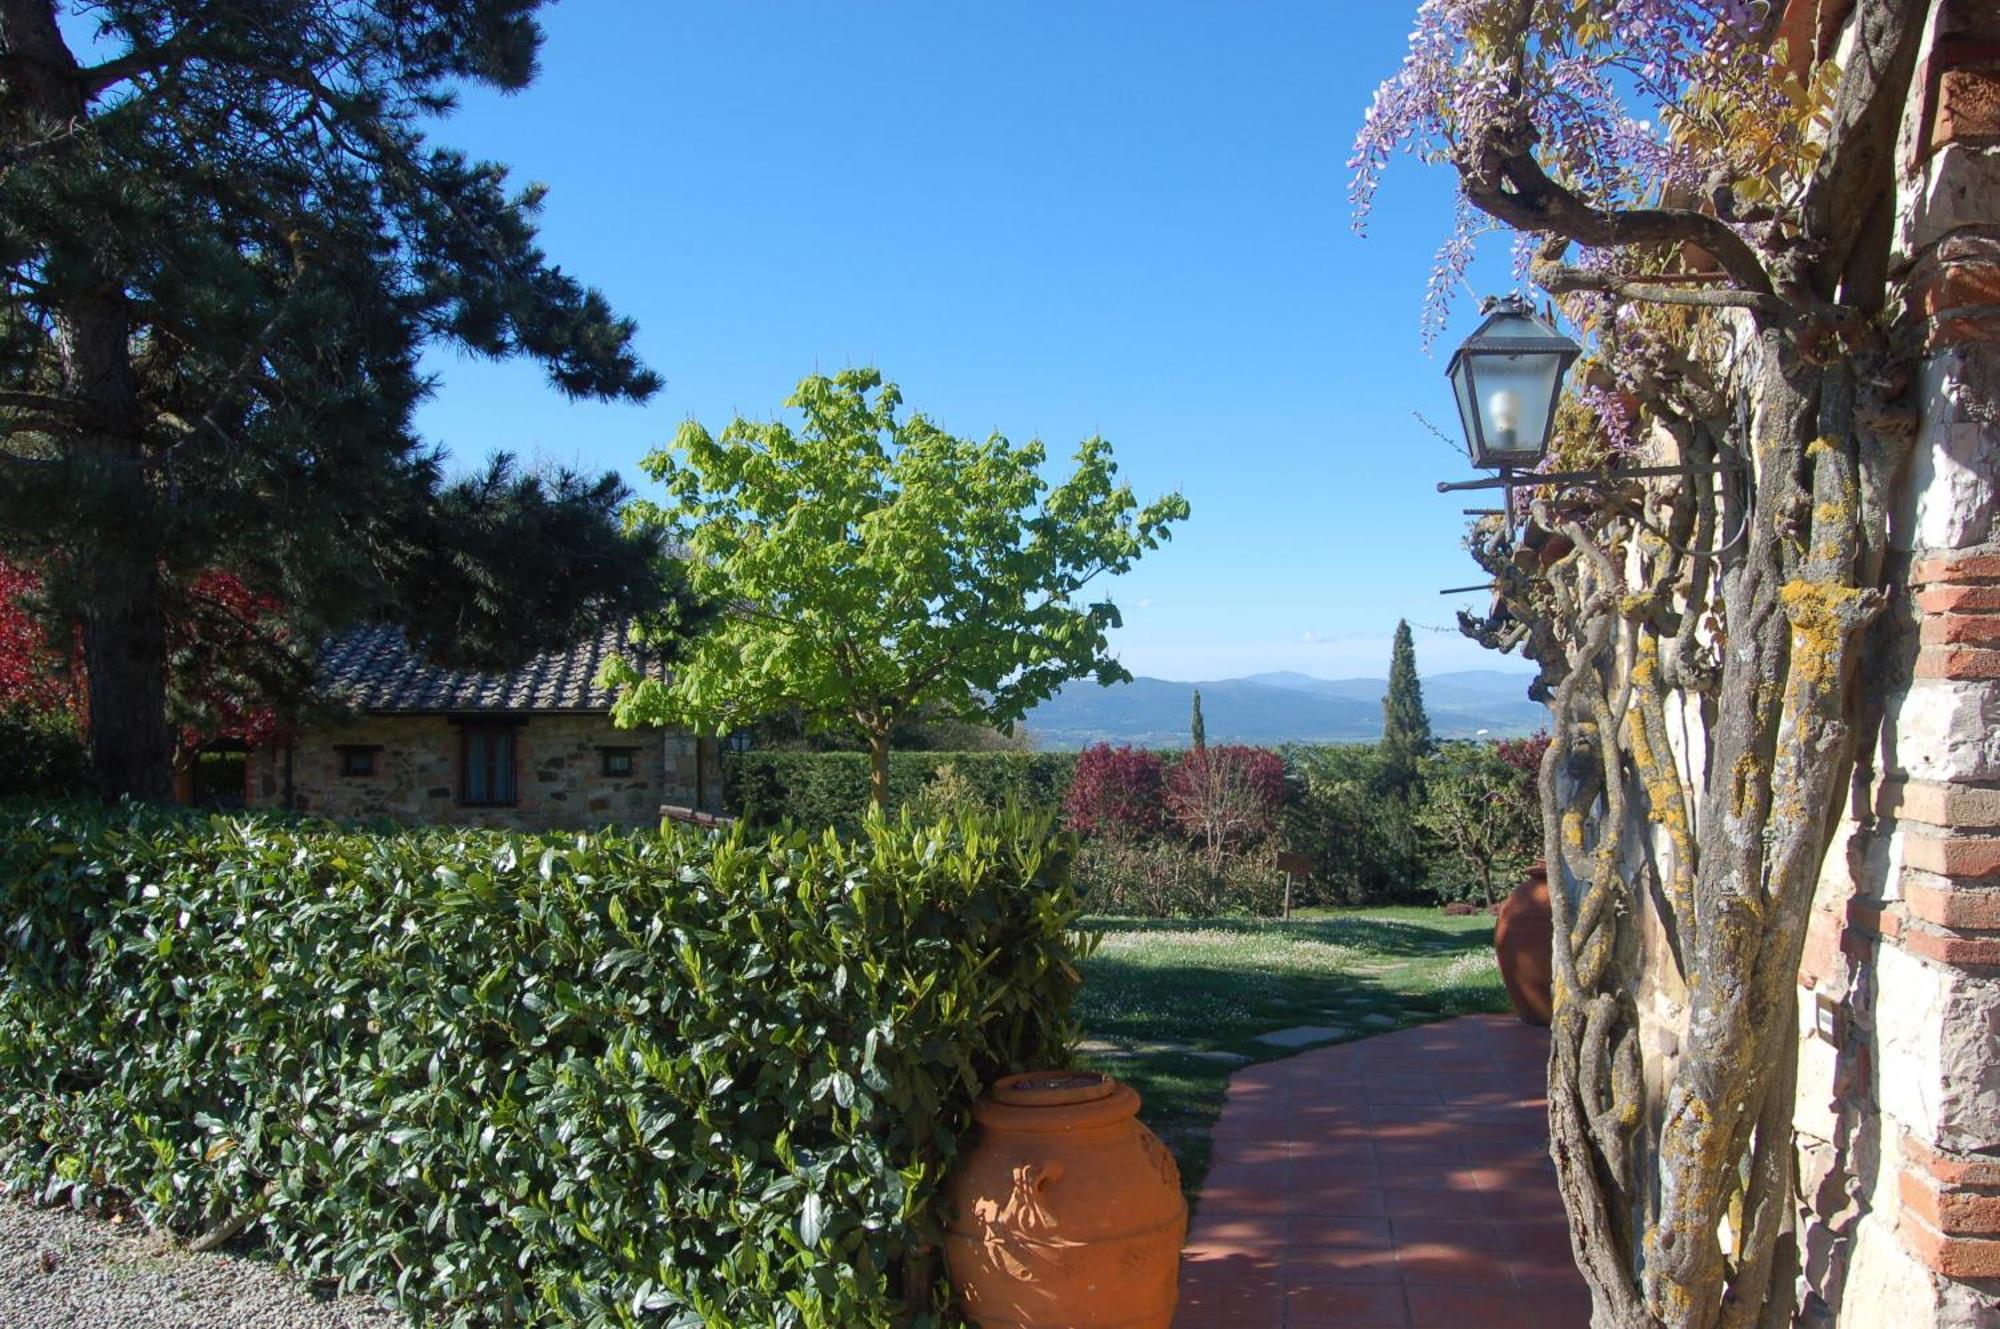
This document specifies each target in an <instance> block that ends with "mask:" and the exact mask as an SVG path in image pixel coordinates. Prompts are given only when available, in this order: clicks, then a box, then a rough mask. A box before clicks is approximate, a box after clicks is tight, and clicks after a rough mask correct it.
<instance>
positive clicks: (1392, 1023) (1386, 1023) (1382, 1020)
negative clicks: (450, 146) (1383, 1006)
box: [1361, 1011, 1400, 1029]
mask: <svg viewBox="0 0 2000 1329" xmlns="http://www.w3.org/2000/svg"><path fill="white" fill-rule="evenodd" d="M1361 1023H1363V1024H1372V1025H1374V1026H1375V1027H1376V1028H1377V1029H1394V1028H1395V1027H1396V1026H1397V1024H1399V1023H1400V1021H1398V1020H1397V1019H1396V1017H1395V1016H1393V1015H1384V1014H1382V1012H1380V1011H1377V1012H1375V1013H1374V1014H1373V1015H1364V1016H1362V1017H1361Z"/></svg>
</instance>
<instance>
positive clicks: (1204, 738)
mask: <svg viewBox="0 0 2000 1329" xmlns="http://www.w3.org/2000/svg"><path fill="white" fill-rule="evenodd" d="M1188 738H1189V739H1190V740H1191V744H1192V746H1193V748H1194V750H1195V751H1196V752H1202V751H1205V750H1206V749H1207V748H1208V726H1207V725H1206V724H1203V723H1202V719H1201V689H1200V688H1196V689H1195V690H1194V714H1193V715H1191V716H1190V717H1189V718H1188Z"/></svg>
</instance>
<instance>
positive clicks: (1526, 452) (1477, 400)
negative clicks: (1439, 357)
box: [1445, 295, 1581, 471]
mask: <svg viewBox="0 0 2000 1329" xmlns="http://www.w3.org/2000/svg"><path fill="white" fill-rule="evenodd" d="M1485 312H1486V314H1487V318H1486V321H1485V322H1484V323H1482V324H1480V325H1479V329H1478V331H1476V332H1474V333H1473V334H1472V335H1471V336H1470V337H1468V338H1466V339H1465V343H1464V344H1463V345H1462V346H1460V347H1459V348H1458V350H1457V351H1456V352H1455V353H1453V355H1452V357H1451V366H1450V367H1449V368H1448V369H1446V370H1445V373H1446V375H1447V376H1448V377H1449V378H1450V379H1451V387H1452V392H1453V394H1454V395H1455V396H1456V397H1457V398H1458V416H1459V421H1460V423H1461V424H1463V425H1464V427H1465V447H1466V451H1467V452H1469V453H1471V454H1472V464H1473V465H1474V466H1477V467H1479V468H1480V469H1481V470H1487V471H1491V470H1496V469H1498V470H1503V471H1505V470H1514V469H1526V468H1529V467H1533V466H1535V465H1538V464H1539V463H1540V462H1541V460H1542V458H1543V457H1545V456H1546V455H1548V450H1549V435H1550V434H1552V433H1553V432H1554V431H1555V422H1556V398H1557V396H1558V395H1559V394H1560V393H1561V392H1562V385H1563V376H1564V375H1565V374H1567V373H1568V372H1569V367H1570V364H1571V362H1573V361H1574V360H1575V359H1576V357H1577V355H1578V354H1579V352H1580V350H1581V348H1580V347H1578V346H1577V344H1576V343H1575V342H1573V341H1571V340H1570V339H1569V338H1568V337H1565V336H1563V335H1562V334H1561V333H1560V332H1557V331H1556V330H1555V329H1554V328H1552V327H1550V326H1549V325H1548V323H1546V322H1544V321H1543V320H1542V319H1540V318H1537V317H1536V316H1535V311H1534V308H1533V307H1532V306H1531V305H1529V303H1528V302H1527V301H1526V300H1523V299H1522V298H1521V297H1519V296H1517V295H1506V296H1501V297H1500V298H1499V299H1497V300H1489V301H1488V302H1487V304H1486V311H1485Z"/></svg>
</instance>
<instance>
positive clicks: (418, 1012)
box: [0, 806, 1078, 1329]
mask: <svg viewBox="0 0 2000 1329" xmlns="http://www.w3.org/2000/svg"><path fill="white" fill-rule="evenodd" d="M1048 829H1049V828H1048V823H1047V821H1046V820H1041V821H1024V820H1020V819H1015V820H1012V821H994V822H987V823H983V824H982V823H976V822H971V821H967V822H963V823H959V824H954V825H949V826H938V827H934V828H933V827H924V826H919V825H914V824H912V823H911V822H909V821H907V820H905V821H903V822H901V823H900V824H891V825H882V824H877V825H874V826H871V828H870V829H869V830H868V832H867V834H866V835H865V837H863V838H861V839H859V840H857V841H854V842H852V843H843V842H840V841H838V840H836V839H834V838H833V837H831V836H827V837H821V838H817V839H815V838H807V837H804V836H795V837H781V838H773V839H770V840H756V839H752V838H749V837H748V836H747V835H745V834H744V833H743V832H741V831H740V830H739V831H737V832H735V833H733V834H730V835H711V836H700V835H697V834H695V833H692V832H680V833H674V834H663V835H651V834H646V835H615V834H607V835H595V836H591V835H545V836H526V835H510V834H504V833H498V832H485V831H462V830H442V829H438V830H426V831H409V832H403V831H397V832H385V833H365V832H362V831H357V830H346V829H338V828H332V827H326V826H319V825H312V824H305V825H300V824H290V823H285V822H281V821H278V820H274V819H271V818H258V817H236V818H233V819H224V818H213V819H205V818H199V817H194V816H190V815H185V814H182V815H170V814H164V813H155V812H134V811H111V812H106V811H84V810H55V811H41V812H37V813H34V814H32V815H30V814H29V813H28V812H27V811H26V810H25V809H22V808H20V807H18V806H16V807H13V808H11V809H7V810H5V812H4V815H0V920H4V921H0V927H4V932H0V969H4V973H0V1175H4V1176H5V1177H6V1178H7V1180H8V1182H9V1183H10V1184H13V1185H18V1186H31V1187H33V1188H34V1189H35V1190H36V1191H38V1192H39V1193H40V1194H42V1195H43V1196H44V1197H46V1198H48V1199H51V1200H69V1201H72V1202H76V1203H88V1202H93V1201H98V1200H102V1199H105V1198H107V1197H112V1196H116V1195H119V1194H122V1195H125V1196H128V1197H130V1199H131V1201H132V1202H133V1203H135V1204H136V1205H137V1206H138V1207H139V1208H140V1209H141V1211H142V1212H143V1213H144V1215H145V1216H146V1217H147V1218H148V1219H149V1220H152V1221H158V1222H165V1223H167V1224H169V1225H171V1226H172V1227H173V1228H175V1229H176V1230H179V1231H182V1232H194V1231H197V1230H201V1229H204V1228H210V1227H212V1226H214V1225H216V1224H218V1223H219V1222H221V1221H222V1220H223V1219H224V1217H225V1216H228V1215H241V1214H245V1213H250V1214H254V1215H255V1219H254V1222H253V1223H252V1224H251V1228H250V1230H251V1232H252V1233H253V1234H261V1235H262V1236H263V1237H264V1238H265V1239H266V1240H267V1241H268V1242H269V1244H270V1245H271V1246H273V1247H274V1248H275V1249H276V1250H277V1252H278V1253H279V1254H280V1255H281V1256H282V1257H283V1258H285V1259H286V1260H288V1261H289V1262H291V1263H292V1264H293V1265H295V1266H296V1267H298V1268H299V1269H301V1270H302V1271H304V1272H306V1273H307V1274H310V1275H317V1276H322V1277H329V1278H337V1279H339V1280H340V1282H341V1283H342V1285H343V1286H345V1287H348V1288H356V1287H361V1288H368V1289H371V1290H375V1291H378V1292H382V1293H385V1294H387V1295H389V1296H390V1297H392V1298H393V1299H394V1300H396V1301H397V1302H398V1303H400V1305H401V1306H402V1307H403V1308H404V1309H405V1310H406V1311H408V1312H409V1313H410V1314H411V1315H412V1316H413V1317H416V1318H419V1319H422V1320H424V1321H426V1322H430V1323H440V1324H451V1325H473V1324H485V1323H511V1324H517V1325H542V1324H581V1325H633V1324H640V1323H643V1324H647V1325H668V1326H675V1327H677V1329H679V1327H684V1326H697V1325H707V1326H729V1327H731V1329H735V1327H736V1326H751V1325H787V1326H801V1327H808V1326H839V1327H840V1329H847V1327H848V1326H862V1325H881V1324H889V1323H897V1322H900V1321H901V1306H902V1303H901V1300H900V1292H901V1289H902V1280H903V1277H904V1274H905V1271H906V1269H914V1270H916V1271H918V1273H919V1275H920V1276H919V1278H918V1279H917V1281H916V1284H915V1286H916V1288H917V1291H918V1292H919V1294H920V1296H921V1295H928V1296H929V1297H930V1298H931V1302H930V1303H929V1305H928V1306H927V1307H926V1308H925V1310H924V1313H923V1314H922V1315H920V1316H919V1318H918V1320H917V1321H916V1322H918V1323H936V1322H940V1321H939V1320H937V1319H936V1318H935V1317H934V1316H933V1315H932V1314H931V1310H932V1309H934V1308H935V1307H937V1306H941V1305H942V1304H943V1302H944V1292H943V1285H942V1284H941V1282H939V1281H938V1278H939V1275H940V1274H941V1270H939V1269H938V1268H937V1267H936V1265H935V1263H934V1262H931V1261H927V1260H924V1259H921V1258H919V1259H917V1260H915V1261H914V1262H912V1257H913V1255H915V1254H917V1253H918V1252H922V1251H928V1250H933V1249H935V1247H936V1245H937V1243H938V1241H939V1236H940V1233H939V1223H940V1215H939V1212H938V1196H939V1182H940V1179H941V1177H942V1176H943V1174H944V1171H945V1169H946V1168H947V1167H948V1166H949V1164H950V1162H951V1160H952V1157H953V1154H954V1150H955V1148H956V1143H957V1141H958V1140H959V1139H960V1138H961V1137H962V1136H963V1135H964V1133H965V1131H966V1129H967V1125H968V1122H969V1109H970V1106H971V1104H972V1101H973V1099H974V1096H975V1095H976V1094H977V1093H978V1092H979V1090H980V1088H981V1086H982V1085H983V1084H984V1083H986V1082H987V1081H988V1080H990V1079H991V1078H992V1077H993V1076H994V1075H996V1074H999V1073H1002V1072H1005V1071H1008V1070H1011V1069H1016V1068H1020V1067H1022V1066H1026V1065H1031V1064H1050V1063H1052V1062H1053V1063H1056V1064H1061V1058H1062V1056H1063V1052H1064V1049H1065V1048H1066V1046H1067V1040H1068V1035H1069V1030H1068V1026H1067V1018H1068V1017H1067V1009H1068V1006H1069V1002H1070V999H1071V997H1072V994H1073V993H1074V990H1075V988H1076V984H1077V981H1078V980H1077V973H1076V970H1075V968H1074V966H1073V959H1074V957H1075V953H1076V950H1075V948H1076V944H1077V942H1076V934H1074V933H1073V932H1072V931H1071V926H1072V924H1073V922H1074V921H1075V919H1076V917H1077V913H1078V908H1077V903H1076V896H1075V894H1074V891H1073V890H1072V888H1071V887H1070V885H1069V883H1068V877H1067V857H1068V851H1067V847H1066V845H1065V842H1064V841H1063V840H1061V839H1052V838H1051V837H1050V836H1049V834H1048ZM926 1278H927V1279H928V1281H926Z"/></svg>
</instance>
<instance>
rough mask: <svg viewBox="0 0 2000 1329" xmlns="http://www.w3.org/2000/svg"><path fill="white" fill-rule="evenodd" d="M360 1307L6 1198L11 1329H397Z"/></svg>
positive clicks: (223, 1258) (2, 1203) (267, 1269)
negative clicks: (327, 1298)
mask: <svg viewBox="0 0 2000 1329" xmlns="http://www.w3.org/2000/svg"><path fill="white" fill-rule="evenodd" d="M404 1323H405V1322H404V1320H403V1318H402V1317H401V1316H399V1315H395V1314H393V1313H391V1312H389V1311H385V1310H381V1309H379V1308H377V1307H376V1306H374V1305H373V1303H371V1302H368V1301H366V1300H363V1299H362V1298H359V1297H343V1298H341V1299H339V1300H337V1301H328V1300H325V1299H323V1298H320V1297H316V1296H315V1295H314V1294H313V1292H312V1290H311V1289H310V1288H308V1287H306V1286H305V1285H304V1284H302V1283H300V1282H299V1281H298V1280H297V1279H295V1278H293V1277H291V1276H290V1275H288V1274H286V1273H285V1272H284V1271H283V1270H281V1269H279V1268H277V1267H276V1266H275V1265H272V1264H271V1263H269V1262H268V1261H264V1260H258V1259H249V1258H245V1257H243V1256H240V1255H227V1254H222V1253H216V1254H213V1255H192V1254H190V1253H189V1252H188V1251H187V1250H186V1249H185V1248H184V1247H181V1246H179V1245H176V1244H175V1243H174V1242H173V1241H172V1240H171V1239H170V1238H168V1237H165V1236H162V1235H158V1234H154V1233H149V1232H147V1231H146V1230H145V1229H144V1228H142V1227H140V1226H139V1225H138V1224H136V1223H133V1222H131V1221H127V1222H124V1223H111V1222H107V1221H106V1220H104V1219H101V1218H87V1217H85V1216H84V1215H82V1214H78V1213H76V1212H74V1211H72V1210H68V1209H35V1208H30V1207H29V1206H27V1205H25V1204H22V1203H21V1202H19V1201H18V1200H15V1199H13V1198H11V1197H9V1196H7V1195H6V1194H4V1193H0V1326H5V1329H400V1327H401V1326H402V1325H403V1324H404Z"/></svg>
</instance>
